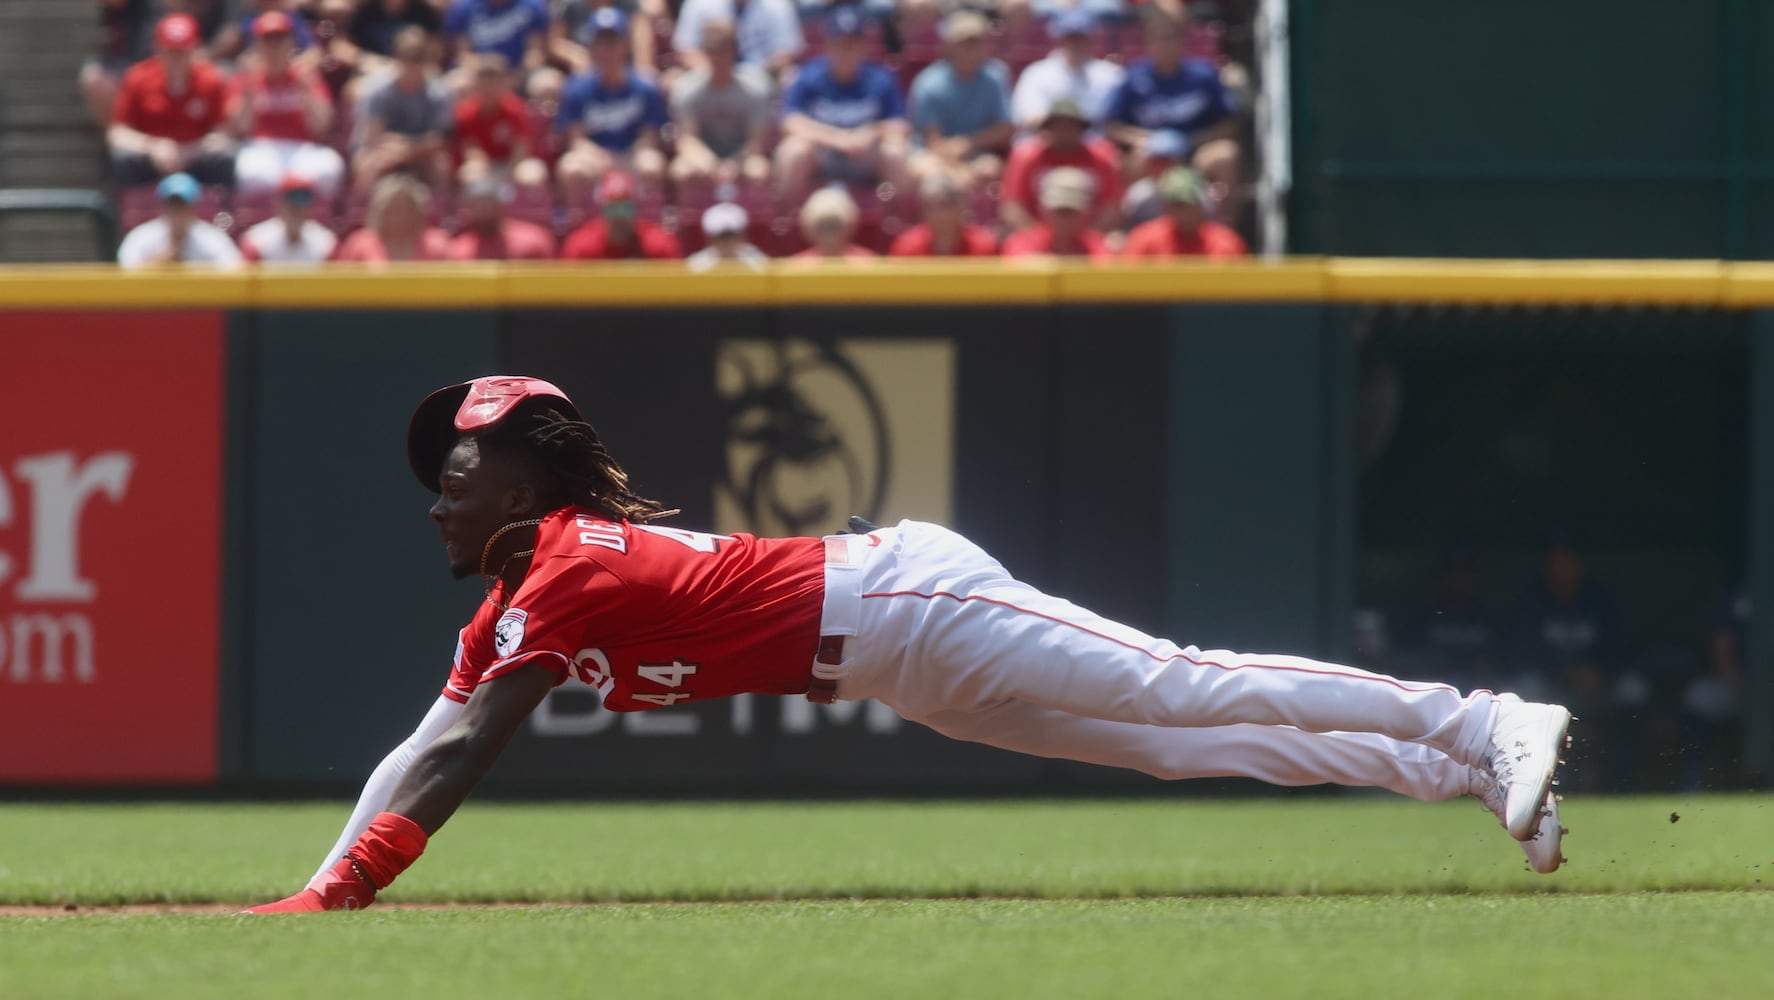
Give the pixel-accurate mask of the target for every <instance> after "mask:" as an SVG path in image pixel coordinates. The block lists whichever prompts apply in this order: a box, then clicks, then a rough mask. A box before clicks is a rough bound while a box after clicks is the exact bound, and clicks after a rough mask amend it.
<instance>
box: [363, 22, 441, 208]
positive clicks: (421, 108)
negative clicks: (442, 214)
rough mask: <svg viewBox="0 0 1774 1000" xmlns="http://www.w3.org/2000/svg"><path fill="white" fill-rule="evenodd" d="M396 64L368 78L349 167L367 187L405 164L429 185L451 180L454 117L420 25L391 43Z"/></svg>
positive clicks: (407, 168)
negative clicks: (449, 143) (450, 142)
mask: <svg viewBox="0 0 1774 1000" xmlns="http://www.w3.org/2000/svg"><path fill="white" fill-rule="evenodd" d="M394 57H395V67H396V68H395V69H393V70H391V71H384V72H383V73H380V74H378V75H377V76H376V77H374V78H373V79H371V80H369V81H368V82H366V84H365V86H364V88H363V92H364V93H363V98H362V101H361V104H360V109H359V111H358V115H357V134H356V135H355V136H353V137H352V145H353V147H354V148H355V152H353V154H352V157H351V173H352V176H353V178H354V180H355V182H356V184H357V186H358V187H361V188H366V189H367V188H369V187H371V186H373V185H374V184H375V183H376V181H378V180H380V179H381V178H382V176H383V175H384V174H388V173H392V172H394V171H396V170H404V171H407V172H409V173H413V174H417V175H418V176H419V179H420V180H423V181H424V182H425V183H426V184H429V185H431V186H432V187H441V186H443V185H445V184H446V183H447V182H448V180H449V173H448V164H449V158H448V154H447V152H446V151H445V149H444V140H445V138H446V137H447V136H448V135H449V131H450V123H451V119H452V115H451V111H450V95H449V92H448V91H447V90H446V89H445V88H444V85H443V82H442V81H441V80H438V79H437V75H436V73H435V72H434V71H433V70H432V68H431V39H429V38H427V37H426V35H425V32H423V31H421V30H420V29H418V28H408V29H406V30H405V31H402V32H401V33H400V38H399V40H397V41H396V42H395V43H394Z"/></svg>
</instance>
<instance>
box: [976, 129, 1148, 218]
mask: <svg viewBox="0 0 1774 1000" xmlns="http://www.w3.org/2000/svg"><path fill="white" fill-rule="evenodd" d="M1088 128H1090V119H1089V118H1088V117H1086V116H1085V114H1084V111H1083V109H1082V108H1080V107H1079V106H1078V102H1076V101H1073V100H1071V99H1069V98H1061V99H1060V100H1057V101H1054V102H1053V106H1052V107H1051V108H1049V109H1048V112H1047V117H1046V118H1044V119H1042V121H1041V131H1040V132H1039V133H1038V134H1036V135H1032V136H1030V137H1029V138H1027V139H1024V140H1023V141H1021V142H1019V143H1017V144H1016V146H1015V147H1014V148H1013V149H1011V151H1010V160H1009V162H1008V163H1006V164H1005V165H1004V195H1003V199H1002V201H1001V202H1000V203H999V212H1000V214H1001V215H1002V217H1003V219H1004V224H1005V225H1007V226H1010V227H1011V228H1013V229H1023V228H1026V227H1027V226H1028V225H1029V224H1030V223H1032V222H1034V220H1035V216H1036V213H1037V212H1038V211H1039V207H1040V206H1039V205H1038V203H1037V202H1038V199H1037V197H1036V194H1037V191H1038V190H1039V187H1040V185H1041V182H1042V180H1043V177H1044V175H1045V174H1047V172H1048V171H1051V170H1053V169H1055V168H1057V167H1076V168H1078V169H1080V170H1083V171H1084V172H1086V173H1087V174H1088V175H1089V176H1091V177H1093V178H1094V179H1095V181H1096V184H1095V186H1094V188H1093V189H1092V191H1091V199H1090V205H1089V206H1087V208H1088V209H1089V211H1090V213H1091V215H1092V217H1094V218H1095V220H1096V223H1097V225H1098V226H1100V227H1101V228H1103V229H1105V230H1106V229H1110V228H1112V227H1113V225H1114V222H1115V212H1116V206H1117V203H1118V202H1119V201H1120V200H1121V168H1120V166H1119V163H1120V156H1119V154H1118V153H1117V152H1116V150H1115V147H1114V146H1113V145H1111V144H1110V143H1109V142H1108V141H1107V140H1105V139H1097V138H1092V137H1087V136H1086V135H1085V130H1087V129H1088Z"/></svg>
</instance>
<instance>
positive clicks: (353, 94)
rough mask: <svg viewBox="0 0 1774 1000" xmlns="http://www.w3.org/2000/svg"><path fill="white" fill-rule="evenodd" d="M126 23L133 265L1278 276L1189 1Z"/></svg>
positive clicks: (118, 34)
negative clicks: (1248, 221) (910, 263)
mask: <svg viewBox="0 0 1774 1000" xmlns="http://www.w3.org/2000/svg"><path fill="white" fill-rule="evenodd" d="M975 4H977V5H975ZM1224 6H1226V5H1225V4H1224V3H1221V4H1217V5H1215V7H1214V10H1215V11H1216V12H1217V11H1220V10H1221V8H1223V7H1224ZM100 7H101V12H102V15H103V17H104V22H105V25H106V28H107V32H106V43H105V46H104V49H103V51H102V52H101V53H100V54H99V55H98V56H97V57H95V58H94V59H93V60H92V61H91V62H90V63H89V64H88V65H87V67H86V68H85V70H84V71H83V72H82V77H81V85H82V88H83V91H84V94H85V96H86V99H87V104H88V107H89V109H90V111H91V113H92V114H93V116H94V117H95V119H97V120H98V122H99V123H100V124H101V126H103V127H104V128H105V129H106V137H107V140H108V146H109V150H110V157H111V164H112V173H113V178H114V182H115V184H116V185H117V188H118V191H119V203H120V209H121V214H122V216H123V219H124V222H125V225H126V227H131V228H132V230H133V231H132V232H131V233H130V236H129V237H128V238H127V239H126V241H125V243H124V246H123V249H122V250H121V251H120V254H119V259H120V260H121V261H122V262H124V263H125V264H137V265H139V264H145V263H150V262H155V261H186V262H197V261H205V262H213V263H216V264H222V265H232V264H234V263H235V262H236V261H238V260H242V259H244V260H249V261H263V262H266V263H285V264H293V263H304V262H305V263H318V262H320V261H324V260H329V259H330V260H351V261H387V260H431V259H526V260H528V259H549V258H557V257H558V258H563V259H575V260H581V259H622V258H635V257H646V258H685V257H687V258H688V259H690V260H691V262H692V264H693V266H695V267H697V268H708V267H714V266H717V265H720V264H723V263H729V264H732V265H734V266H757V265H758V264H759V263H760V262H761V261H763V260H764V259H767V258H769V257H797V258H804V259H815V258H827V259H844V260H856V259H861V258H867V257H872V256H876V255H880V254H890V255H898V256H962V255H966V256H989V255H996V254H1002V255H1005V256H1027V255H1053V256H1066V257H1078V258H1083V259H1088V260H1093V261H1094V260H1105V259H1109V258H1113V257H1117V256H1125V257H1137V258H1154V257H1175V256H1206V257H1230V256H1239V255H1242V254H1244V253H1245V252H1246V250H1245V245H1244V242H1243V240H1242V239H1241V238H1240V237H1239V235H1238V233H1237V232H1236V230H1235V229H1233V228H1232V227H1231V226H1229V225H1228V224H1227V220H1229V219H1231V218H1233V217H1235V215H1236V209H1237V207H1238V206H1237V204H1236V201H1237V198H1238V190H1239V184H1238V178H1239V170H1240V163H1241V155H1242V154H1241V150H1240V148H1239V145H1238V138H1237V137H1238V128H1239V122H1240V111H1241V108H1242V106H1243V104H1244V101H1243V99H1242V97H1241V92H1240V91H1241V86H1242V85H1241V73H1240V72H1239V71H1238V68H1237V67H1236V66H1235V65H1231V64H1229V63H1228V62H1227V61H1226V60H1225V59H1224V57H1223V54H1222V53H1221V51H1220V47H1219V34H1218V27H1217V25H1218V21H1216V20H1212V19H1207V18H1204V19H1201V20H1196V19H1192V18H1191V11H1190V10H1189V9H1188V8H1187V7H1186V6H1185V5H1184V3H1183V2H1182V0H1069V2H1067V3H1048V2H1046V0H1036V2H1034V3H1030V2H1029V0H800V2H799V3H798V4H797V3H796V2H794V0H681V2H680V0H100ZM138 234H139V235H138ZM218 237H220V238H221V239H222V240H224V241H227V242H228V243H229V245H230V249H233V250H235V251H236V252H235V253H232V254H230V253H229V252H227V251H226V250H224V249H222V248H221V247H220V245H219V244H218V243H217V238H218Z"/></svg>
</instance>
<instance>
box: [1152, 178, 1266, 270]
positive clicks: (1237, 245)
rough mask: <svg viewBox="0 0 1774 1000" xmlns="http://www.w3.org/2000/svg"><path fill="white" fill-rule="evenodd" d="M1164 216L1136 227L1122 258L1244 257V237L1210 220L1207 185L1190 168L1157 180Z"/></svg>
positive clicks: (1246, 252)
mask: <svg viewBox="0 0 1774 1000" xmlns="http://www.w3.org/2000/svg"><path fill="white" fill-rule="evenodd" d="M1158 192H1159V194H1160V195H1162V196H1163V198H1164V214H1163V215H1161V216H1159V217H1158V218H1156V219H1153V220H1152V221H1150V222H1146V223H1142V224H1140V225H1138V226H1135V227H1134V229H1133V232H1131V233H1128V234H1127V243H1126V245H1124V246H1123V247H1122V248H1121V255H1122V256H1123V257H1132V258H1139V257H1145V258H1154V257H1157V258H1162V257H1219V258H1228V257H1244V256H1246V255H1248V254H1249V252H1250V251H1249V250H1247V249H1246V248H1245V246H1244V237H1242V236H1239V235H1238V233H1237V232H1236V231H1235V230H1233V229H1232V227H1230V226H1227V225H1223V224H1221V223H1218V222H1214V221H1212V220H1210V219H1208V218H1207V213H1206V211H1204V210H1203V208H1202V202H1203V201H1204V200H1205V198H1206V193H1207V192H1206V185H1205V184H1203V183H1202V180H1201V176H1200V175H1199V174H1197V173H1196V172H1195V171H1193V170H1190V169H1189V168H1188V167H1172V168H1170V169H1169V170H1167V171H1165V173H1164V176H1163V177H1161V178H1159V179H1158Z"/></svg>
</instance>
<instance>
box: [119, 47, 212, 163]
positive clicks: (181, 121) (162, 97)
mask: <svg viewBox="0 0 1774 1000" xmlns="http://www.w3.org/2000/svg"><path fill="white" fill-rule="evenodd" d="M227 102H228V84H227V82H226V81H225V80H223V79H222V74H221V71H220V70H218V69H216V68H215V67H214V66H212V65H210V64H209V63H207V62H203V61H201V60H199V61H196V62H193V63H192V64H191V80H190V82H189V83H188V84H187V85H186V87H185V89H184V90H183V91H181V92H179V93H176V94H175V93H173V92H172V89H171V86H170V85H169V84H168V83H167V80H166V66H165V65H164V64H163V63H161V61H160V59H159V58H158V57H154V58H149V59H144V60H143V61H141V62H139V63H136V64H135V65H134V66H131V67H130V68H129V72H127V73H125V74H123V84H122V86H120V87H119V88H118V90H117V101H116V104H115V107H114V108H113V109H112V112H111V117H112V118H115V119H116V120H117V121H118V122H120V123H122V124H124V125H127V126H129V127H130V128H133V129H135V130H136V131H137V132H141V133H144V134H146V135H151V136H154V137H156V138H160V139H171V140H173V141H174V142H196V141H197V140H198V139H201V138H203V137H204V136H206V135H208V134H209V133H211V132H213V131H215V130H216V129H218V128H220V127H221V126H222V112H223V111H224V110H225V106H226V104H227Z"/></svg>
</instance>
